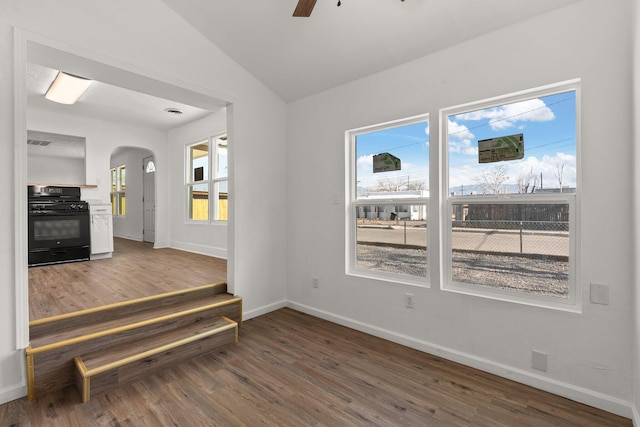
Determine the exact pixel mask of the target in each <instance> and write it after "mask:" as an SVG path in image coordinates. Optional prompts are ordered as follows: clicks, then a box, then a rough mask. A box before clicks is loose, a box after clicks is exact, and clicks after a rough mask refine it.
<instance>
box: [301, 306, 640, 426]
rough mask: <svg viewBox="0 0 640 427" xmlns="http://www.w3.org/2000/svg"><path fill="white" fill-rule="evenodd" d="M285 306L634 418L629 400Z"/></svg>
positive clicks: (324, 313) (311, 310)
mask: <svg viewBox="0 0 640 427" xmlns="http://www.w3.org/2000/svg"><path fill="white" fill-rule="evenodd" d="M288 307H289V308H292V309H294V310H297V311H300V312H302V313H306V314H309V315H311V316H315V317H319V318H321V319H324V320H327V321H329V322H333V323H337V324H339V325H342V326H346V327H348V328H352V329H355V330H358V331H360V332H364V333H367V334H369V335H373V336H376V337H378V338H382V339H385V340H388V341H391V342H395V343H398V344H401V345H404V346H407V347H410V348H413V349H416V350H419V351H422V352H425V353H428V354H432V355H435V356H439V357H442V358H443V359H447V360H450V361H453V362H456V363H460V364H462V365H465V366H469V367H471V368H475V369H479V370H481V371H483V372H488V373H490V374H494V375H497V376H499V377H502V378H506V379H509V380H512V381H516V382H519V383H521V384H525V385H528V386H531V387H534V388H536V389H539V390H543V391H547V392H549V393H553V394H555V395H558V396H561V397H565V398H567V399H571V400H574V401H576V402H580V403H583V404H586V405H589V406H593V407H595V408H598V409H602V410H603V411H607V412H611V413H613V414H616V415H620V416H622V417H627V418H630V417H632V416H634V418H635V419H637V418H636V415H637V410H635V408H634V406H633V404H632V402H630V401H627V400H624V399H621V398H618V397H615V396H609V395H606V394H604V393H599V392H597V391H593V390H589V389H586V388H584V387H579V386H576V385H573V384H569V383H566V382H563V381H557V380H554V379H553V378H548V377H545V376H543V375H539V374H536V373H533V372H528V371H525V370H522V369H519V368H513V367H511V366H508V365H505V364H502V363H496V362H494V361H491V360H488V359H484V358H481V357H477V356H474V355H473V354H469V353H465V352H462V351H458V350H454V349H451V348H447V347H443V346H440V345H436V344H433V343H430V342H428V341H423V340H419V339H415V338H413V337H410V336H407V335H404V334H399V333H397V332H393V331H389V330H387V329H383V328H379V327H376V326H372V325H369V324H366V323H363V322H360V321H357V320H354V319H351V318H348V317H344V316H339V315H336V314H333V313H329V312H327V311H323V310H318V309H315V308H313V307H310V306H307V305H304V304H298V303H296V302H293V301H289V304H288Z"/></svg>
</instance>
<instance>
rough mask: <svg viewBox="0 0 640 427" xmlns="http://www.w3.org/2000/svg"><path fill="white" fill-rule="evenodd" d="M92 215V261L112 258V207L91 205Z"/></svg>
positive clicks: (90, 211)
mask: <svg viewBox="0 0 640 427" xmlns="http://www.w3.org/2000/svg"><path fill="white" fill-rule="evenodd" d="M89 213H90V215H91V259H100V258H111V255H112V254H113V219H112V216H111V205H110V204H108V205H92V204H89Z"/></svg>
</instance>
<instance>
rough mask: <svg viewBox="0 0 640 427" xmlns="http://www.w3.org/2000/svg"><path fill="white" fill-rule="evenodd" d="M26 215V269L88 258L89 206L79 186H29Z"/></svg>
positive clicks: (89, 246) (89, 243)
mask: <svg viewBox="0 0 640 427" xmlns="http://www.w3.org/2000/svg"><path fill="white" fill-rule="evenodd" d="M28 215H29V266H30V267H33V266H37V265H47V264H58V263H62V262H72V261H85V260H88V259H89V256H90V253H91V237H90V221H89V219H90V217H89V204H88V203H87V202H85V201H82V200H80V187H60V186H37V185H30V186H29V187H28Z"/></svg>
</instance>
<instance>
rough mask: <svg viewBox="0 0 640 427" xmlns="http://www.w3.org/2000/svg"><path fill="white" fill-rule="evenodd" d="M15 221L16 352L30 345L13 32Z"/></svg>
mask: <svg viewBox="0 0 640 427" xmlns="http://www.w3.org/2000/svg"><path fill="white" fill-rule="evenodd" d="M13 43H14V45H13V94H14V96H13V114H14V122H13V123H14V125H13V126H14V129H13V131H14V135H15V139H14V171H13V174H14V178H15V184H14V193H15V194H14V207H13V208H14V217H15V219H14V221H15V227H14V230H15V234H14V245H15V252H14V254H15V267H14V268H15V310H16V343H15V345H16V349H17V350H21V349H23V348H26V347H27V346H28V345H29V286H28V283H29V279H28V272H27V268H28V267H27V266H28V263H29V262H28V254H27V252H28V237H27V234H28V224H27V191H26V190H27V168H26V167H23V165H24V166H26V164H27V145H26V144H24V143H23V141H26V140H27V115H26V113H27V92H26V87H27V85H26V75H27V37H26V35H25V34H24V33H23V32H22V31H21V30H19V29H17V28H14V31H13Z"/></svg>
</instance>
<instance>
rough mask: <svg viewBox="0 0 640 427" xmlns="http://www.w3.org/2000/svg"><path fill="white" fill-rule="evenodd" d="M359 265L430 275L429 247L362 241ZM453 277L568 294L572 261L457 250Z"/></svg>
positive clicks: (531, 291) (561, 295)
mask: <svg viewBox="0 0 640 427" xmlns="http://www.w3.org/2000/svg"><path fill="white" fill-rule="evenodd" d="M358 267H360V268H367V269H372V270H376V271H386V272H392V273H401V274H408V275H412V276H422V277H426V275H427V271H426V269H427V262H426V251H425V250H424V249H399V248H397V247H389V246H374V245H362V244H361V245H358ZM453 278H454V280H456V281H458V282H464V283H472V284H477V285H482V286H487V287H494V288H501V289H509V290H516V291H521V292H524V293H529V294H535V295H549V296H554V297H558V298H567V296H568V289H569V287H568V278H569V263H568V262H565V261H555V260H545V259H538V258H527V257H517V256H508V255H493V254H482V253H468V252H455V253H454V259H453Z"/></svg>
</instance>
